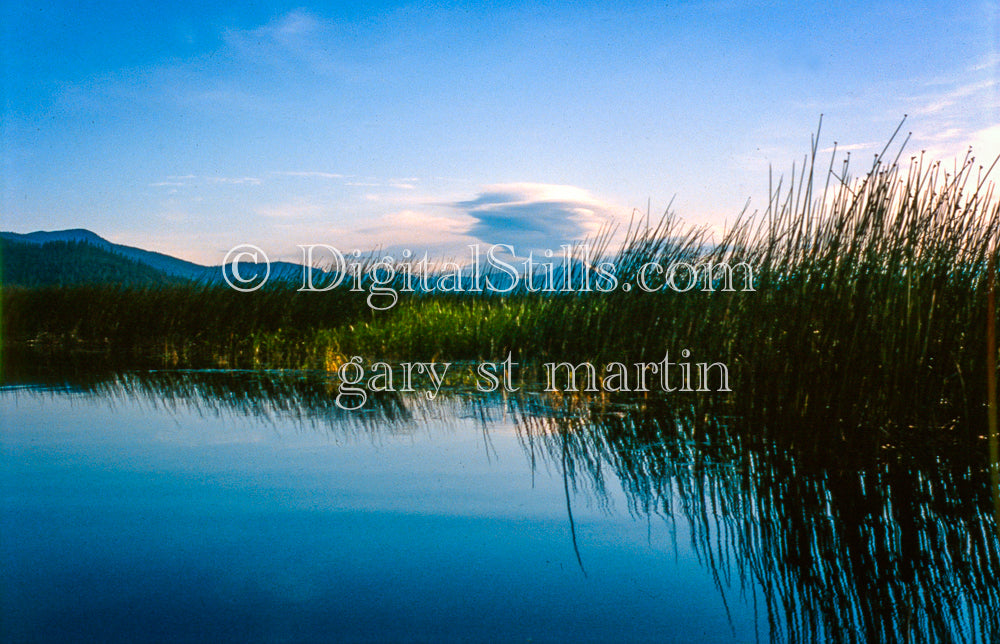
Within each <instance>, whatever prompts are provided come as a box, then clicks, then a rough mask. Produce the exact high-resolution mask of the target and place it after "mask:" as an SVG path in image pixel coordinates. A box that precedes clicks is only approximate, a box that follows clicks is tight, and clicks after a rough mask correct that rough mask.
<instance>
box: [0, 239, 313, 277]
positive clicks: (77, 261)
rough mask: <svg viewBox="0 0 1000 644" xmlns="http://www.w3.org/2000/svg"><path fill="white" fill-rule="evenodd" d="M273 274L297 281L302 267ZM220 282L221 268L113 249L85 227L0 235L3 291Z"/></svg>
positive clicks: (280, 267)
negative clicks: (9, 287) (18, 287)
mask: <svg viewBox="0 0 1000 644" xmlns="http://www.w3.org/2000/svg"><path fill="white" fill-rule="evenodd" d="M244 267H246V268H244ZM254 268H255V267H254V265H253V264H245V265H244V264H242V263H241V272H243V273H244V274H246V273H247V269H249V270H250V271H252V270H254ZM256 268H257V269H260V268H261V266H260V265H258V266H257V267H256ZM271 275H272V277H276V276H281V277H284V278H286V279H295V280H298V279H301V276H302V266H300V265H298V264H291V263H288V262H273V263H272V264H271ZM222 279H223V278H222V266H221V265H220V266H203V265H201V264H195V263H194V262H189V261H186V260H183V259H178V258H177V257H171V256H170V255H165V254H163V253H157V252H154V251H149V250H144V249H142V248H135V247H133V246H125V245H122V244H114V243H112V242H109V241H108V240H106V239H104V238H103V237H101V236H100V235H98V234H96V233H94V232H91V231H89V230H85V229H82V228H74V229H70V230H57V231H37V232H33V233H26V234H21V233H12V232H0V283H2V284H3V285H5V286H26V287H38V286H68V285H77V284H122V285H128V286H154V285H162V284H172V283H190V282H195V283H217V282H221V281H222Z"/></svg>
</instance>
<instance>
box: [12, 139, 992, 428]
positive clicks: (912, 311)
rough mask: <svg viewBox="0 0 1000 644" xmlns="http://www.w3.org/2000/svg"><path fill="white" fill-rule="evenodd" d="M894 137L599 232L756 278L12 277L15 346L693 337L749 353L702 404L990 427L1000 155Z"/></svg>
mask: <svg viewBox="0 0 1000 644" xmlns="http://www.w3.org/2000/svg"><path fill="white" fill-rule="evenodd" d="M897 132H898V130H897ZM893 139H895V136H894V137H893ZM893 139H890V143H889V144H887V145H886V148H885V150H883V152H882V154H881V155H879V156H878V157H876V160H875V161H874V163H873V165H872V167H871V168H870V170H869V171H868V172H867V173H865V174H864V175H863V176H862V177H860V178H853V177H851V176H850V175H849V167H848V161H847V160H844V161H843V162H842V163H841V164H840V165H839V167H835V162H836V151H834V154H833V155H831V159H830V164H829V167H828V168H826V169H825V170H826V171H825V173H824V172H823V169H818V168H817V148H818V134H817V136H816V137H814V138H813V143H812V147H811V151H810V154H809V155H808V156H807V157H806V158H805V160H804V162H803V164H802V166H801V168H800V169H799V170H798V171H797V172H796V170H795V168H794V167H793V172H792V175H791V178H790V180H789V181H788V182H787V184H785V183H784V182H783V181H778V182H777V185H772V186H770V187H769V192H770V199H769V202H768V204H767V208H766V209H765V211H764V212H763V213H761V214H754V215H748V214H747V213H746V211H744V213H741V215H740V217H739V218H738V219H737V221H736V222H735V223H734V224H732V225H731V226H729V228H728V229H727V230H726V231H725V233H724V234H723V235H722V236H721V238H720V237H718V236H716V237H713V236H712V234H711V233H710V231H709V230H708V229H706V228H697V227H688V226H685V225H684V224H683V223H682V222H681V221H680V220H679V219H678V218H677V217H676V216H675V215H674V214H673V213H671V212H670V211H669V210H668V211H667V212H666V213H665V214H664V216H663V217H662V219H661V220H660V221H659V223H657V224H654V225H649V224H648V220H647V222H646V224H645V225H633V226H631V227H630V229H629V231H628V232H627V234H626V238H625V241H624V242H623V243H622V245H621V247H620V248H619V249H618V250H617V252H610V249H609V246H610V243H609V240H610V239H611V232H612V231H606V232H605V233H604V234H603V235H602V236H600V237H599V238H598V239H596V240H593V241H592V242H591V244H590V247H591V249H597V250H596V251H593V250H592V252H593V253H594V255H595V256H601V257H604V258H610V259H608V261H610V262H611V263H612V264H613V265H614V266H615V268H616V273H617V277H618V279H619V281H620V282H621V283H625V282H629V283H635V281H636V277H637V275H636V273H637V271H638V270H639V269H640V267H641V266H643V265H646V264H649V263H655V264H658V265H660V266H663V267H667V266H670V265H671V264H675V263H677V262H682V261H683V262H686V263H689V264H694V263H701V262H714V263H728V264H730V265H736V264H740V263H746V264H748V265H750V266H752V267H753V286H754V290H753V291H748V290H745V289H740V288H736V289H733V290H732V291H728V290H721V289H714V290H704V289H701V288H697V289H692V290H690V291H688V292H675V291H672V290H662V291H657V292H654V293H650V292H641V291H639V290H638V289H633V290H631V291H626V290H624V289H621V288H619V289H616V290H614V291H611V292H573V293H529V292H524V291H520V292H517V291H515V292H512V293H509V294H497V293H489V292H486V293H406V292H401V293H399V300H398V302H397V303H396V304H395V306H393V307H392V308H391V309H388V310H384V311H378V310H373V309H372V308H370V307H369V306H368V304H367V303H366V299H365V297H364V294H359V293H357V292H351V291H350V290H349V286H342V287H338V288H334V289H332V290H329V291H326V292H323V293H300V292H298V291H297V288H298V286H299V285H298V284H294V285H293V284H289V283H282V282H275V283H272V284H268V285H266V286H265V287H264V288H261V289H260V290H258V291H254V292H250V293H241V292H237V291H235V290H232V289H230V288H228V287H226V286H225V285H196V284H173V283H171V284H149V285H144V286H130V287H126V286H117V285H107V284H91V285H81V286H72V287H68V286H67V287H62V286H55V287H51V286H50V287H34V288H20V287H11V286H5V287H4V288H3V289H2V324H3V326H2V341H3V354H4V355H3V365H2V367H3V370H4V371H11V370H12V369H13V370H16V369H17V368H18V367H17V365H18V363H21V362H51V361H60V362H66V361H70V362H72V361H82V362H86V363H106V364H113V365H115V366H117V367H128V368H137V367H152V368H163V367H170V368H240V369H244V368H249V369H304V370H320V371H323V370H325V371H335V370H337V369H338V367H339V366H340V365H342V364H344V363H345V362H347V361H349V360H350V359H351V358H352V357H353V356H362V357H363V358H364V359H365V360H372V361H374V360H385V361H401V360H419V361H450V362H459V363H461V362H468V363H470V364H472V363H475V362H482V361H501V360H504V359H505V358H507V356H508V355H510V356H512V357H513V359H514V360H516V361H518V362H519V363H522V364H524V365H527V367H528V368H527V369H526V371H525V377H528V374H530V373H533V371H532V368H534V371H538V370H539V368H540V365H541V363H543V362H546V361H551V362H564V361H566V362H572V363H574V364H578V363H582V362H584V361H587V362H590V363H592V364H594V365H597V366H598V367H599V368H600V367H601V366H603V365H607V364H609V363H612V362H620V363H627V364H633V363H638V362H649V361H657V360H660V359H661V358H663V356H664V355H665V353H667V352H670V353H677V352H679V351H680V350H681V349H682V348H687V347H689V348H691V350H692V352H693V353H694V354H695V355H696V357H697V358H698V359H699V360H702V359H703V360H705V361H706V362H708V363H722V364H724V365H727V366H728V373H729V381H730V387H731V388H732V392H731V393H725V394H722V393H716V392H712V393H709V394H701V393H698V392H693V393H690V394H684V395H685V396H688V398H683V399H682V398H679V397H676V396H677V395H674V396H675V399H676V400H683V401H684V402H683V403H682V404H689V403H698V404H701V403H707V404H708V405H710V406H712V407H715V406H719V407H720V409H723V410H725V412H726V413H731V414H736V415H741V416H744V417H746V418H753V419H759V420H760V421H762V422H764V423H768V422H772V421H781V422H783V423H787V422H799V421H810V422H812V421H815V422H833V423H837V424H843V423H846V424H852V425H857V424H877V425H879V426H889V427H894V428H899V429H907V428H912V427H914V426H921V427H924V426H927V427H936V428H954V427H956V426H957V425H961V426H965V427H979V426H982V427H985V421H986V407H987V405H986V371H987V364H990V365H993V364H995V361H988V360H987V357H988V356H987V350H986V327H987V324H986V319H987V293H988V281H989V280H988V276H989V266H990V263H991V262H995V261H996V255H997V246H998V244H997V241H998V233H1000V204H998V203H996V201H995V200H994V198H993V191H992V190H993V186H992V184H991V183H988V182H987V176H988V175H989V174H990V170H991V169H992V167H991V166H990V167H982V166H980V165H978V164H977V163H975V162H974V160H973V159H972V158H971V157H967V158H966V159H965V160H964V162H963V164H962V165H961V166H958V165H957V163H956V165H955V166H954V167H953V168H951V169H946V168H945V167H943V166H942V165H941V164H940V163H938V162H933V163H932V162H929V161H928V160H925V159H924V157H923V155H916V156H913V157H908V158H907V159H904V160H901V155H902V150H903V148H904V147H905V142H904V144H903V145H902V146H900V147H899V151H898V153H896V154H895V156H894V157H893V156H891V155H888V156H887V153H888V151H889V149H890V147H892V146H891V144H892V141H893ZM848 159H849V156H848ZM994 164H995V162H994ZM574 270H579V263H577V264H575V265H574ZM470 369H471V367H470ZM667 395H668V396H670V395H671V394H667ZM982 433H985V432H979V431H978V430H976V434H977V435H978V434H982Z"/></svg>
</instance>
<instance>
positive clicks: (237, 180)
mask: <svg viewBox="0 0 1000 644" xmlns="http://www.w3.org/2000/svg"><path fill="white" fill-rule="evenodd" d="M208 180H209V181H210V182H211V183H228V184H231V185H237V186H240V185H249V186H259V185H260V183H261V181H260V179H258V178H257V177H209V179H208Z"/></svg>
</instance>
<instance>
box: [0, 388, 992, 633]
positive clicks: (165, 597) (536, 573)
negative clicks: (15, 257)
mask: <svg viewBox="0 0 1000 644" xmlns="http://www.w3.org/2000/svg"><path fill="white" fill-rule="evenodd" d="M0 413H2V417H0V418H2V426H3V431H2V442H0V591H2V595H0V630H2V633H3V637H4V639H5V640H7V641H25V640H27V641H36V640H55V641H67V640H94V641H137V640H181V641H219V640H237V641H245V640H253V641H260V640H265V641H275V640H280V641H329V640H347V641H355V640H364V641H368V640H374V641H401V640H402V641H410V640H416V641H454V640H461V641H469V640H471V641H483V640H492V641H529V640H530V641H626V640H632V641H635V640H638V641H685V642H686V641H704V642H733V641H735V642H755V641H769V640H771V639H784V640H789V639H791V640H795V639H801V640H823V641H825V640H837V639H840V640H844V641H877V640H880V639H884V640H887V641H893V640H897V639H901V638H905V637H910V638H911V639H912V640H913V641H942V640H945V641H947V640H952V641H990V640H991V639H992V638H993V637H995V636H996V635H997V634H998V633H1000V627H998V622H997V620H998V618H997V613H996V611H995V608H994V607H995V606H998V605H1000V586H998V581H997V579H998V578H1000V575H998V574H997V572H998V571H1000V564H998V557H997V552H998V548H997V539H996V533H995V523H994V519H993V515H992V506H991V505H990V503H989V496H988V489H986V488H984V487H983V485H984V483H983V479H982V476H981V474H982V472H980V471H979V470H978V469H976V467H974V466H973V465H970V464H968V463H952V462H944V461H946V460H948V458H950V457H947V455H946V457H942V456H940V455H937V456H934V457H933V458H930V459H928V460H927V461H926V462H925V461H922V460H921V459H919V458H916V459H914V458H910V457H904V456H903V455H899V456H898V457H897V458H895V460H893V459H882V458H879V459H875V460H873V461H871V464H870V467H860V468H859V467H847V466H845V465H844V464H843V462H842V461H840V460H837V459H834V460H833V461H830V462H826V461H823V459H822V455H820V462H815V460H810V459H815V458H816V456H815V455H813V456H811V457H809V458H808V459H807V458H806V457H805V456H797V455H796V454H794V453H792V452H789V451H788V450H787V449H775V448H773V446H771V447H768V446H767V445H758V444H749V443H747V444H745V443H744V441H741V440H740V439H739V438H738V437H736V436H734V435H733V434H731V433H728V432H726V431H725V430H724V426H722V425H716V426H715V429H714V430H713V431H708V430H706V429H705V428H702V427H699V426H698V424H697V423H693V422H692V423H687V422H686V421H685V420H684V417H683V414H677V413H676V412H673V411H668V410H665V409H650V408H648V407H646V406H644V405H640V404H619V405H612V404H609V403H607V402H606V401H605V402H598V401H576V402H574V403H572V404H568V403H565V401H563V402H562V403H560V404H559V405H553V404H552V403H551V401H544V400H542V399H541V398H537V397H532V396H526V397H523V398H520V399H518V400H502V399H498V398H488V399H483V398H476V397H473V396H471V395H467V394H462V393H460V392H456V393H452V394H451V395H449V396H447V397H444V398H442V399H438V400H435V401H427V400H426V399H424V398H422V397H421V396H419V395H417V396H412V397H409V398H399V397H394V398H389V399H382V400H376V401H373V403H372V404H371V405H370V407H369V409H368V410H367V411H365V412H344V411H342V410H339V409H337V408H336V407H335V406H334V405H333V404H332V396H331V395H330V384H329V383H328V382H326V381H325V380H324V379H322V378H321V377H313V376H303V375H294V374H292V375H289V374H280V375H279V374H248V373H210V372H172V373H171V372H162V373H147V374H126V375H117V376H112V377H105V378H96V379H94V380H93V381H90V382H86V383H82V384H81V383H77V384H75V385H57V386H52V385H51V383H50V384H48V385H39V384H37V383H36V384H32V383H23V382H22V383H17V384H14V385H8V386H7V387H5V388H4V389H3V390H2V392H0ZM951 460H954V459H951ZM932 470H933V471H932ZM984 490H985V494H984Z"/></svg>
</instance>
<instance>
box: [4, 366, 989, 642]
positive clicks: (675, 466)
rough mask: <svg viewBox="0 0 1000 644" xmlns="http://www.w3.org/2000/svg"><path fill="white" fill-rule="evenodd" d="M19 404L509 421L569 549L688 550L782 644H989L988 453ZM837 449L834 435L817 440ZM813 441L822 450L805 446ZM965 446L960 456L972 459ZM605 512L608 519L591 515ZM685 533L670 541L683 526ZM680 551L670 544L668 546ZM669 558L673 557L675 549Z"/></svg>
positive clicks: (894, 444)
mask: <svg viewBox="0 0 1000 644" xmlns="http://www.w3.org/2000/svg"><path fill="white" fill-rule="evenodd" d="M4 386H5V387H6V388H7V389H14V390H16V391H18V392H21V391H25V390H30V391H34V392H41V393H36V394H32V395H58V394H55V393H45V392H46V391H49V392H54V391H73V392H78V393H84V394H87V395H92V396H95V397H99V398H102V399H107V400H109V401H112V402H114V401H124V400H131V399H135V398H141V399H142V400H144V401H146V403H147V404H149V405H152V406H155V407H156V408H163V409H169V410H177V409H182V408H183V409H188V410H193V411H196V412H197V413H198V414H204V415H221V416H226V415H234V416H235V415H242V416H253V417H257V418H263V419H265V420H267V419H271V420H273V421H278V420H288V419H291V420H293V421H295V422H296V423H298V424H299V425H303V426H308V427H313V428H315V429H316V430H317V431H323V432H332V433H335V434H351V435H358V434H364V435H371V436H378V435H385V434H391V435H396V434H406V433H407V432H410V431H412V430H413V427H414V426H415V425H416V424H419V422H420V421H426V420H427V419H429V418H432V419H434V421H435V422H437V423H445V424H447V423H448V422H449V421H450V420H451V421H453V420H454V419H470V418H471V419H475V420H476V422H477V423H478V424H479V425H480V426H481V428H482V431H483V441H484V443H483V445H484V449H486V450H487V451H489V448H490V431H491V427H493V426H494V425H495V424H496V423H497V422H498V421H499V420H500V419H507V421H508V422H512V423H513V425H514V427H515V428H516V432H517V439H518V441H519V444H520V446H521V448H522V451H523V454H524V456H525V458H526V459H528V460H529V462H530V464H531V470H532V471H533V472H534V471H536V470H540V469H549V470H553V471H556V472H559V473H560V474H561V476H562V482H563V486H564V491H565V500H566V513H567V514H566V517H567V521H568V523H569V526H570V538H571V539H572V546H573V549H574V553H575V556H576V559H577V563H578V564H579V567H580V570H581V571H583V573H582V574H586V573H587V569H588V565H590V564H592V563H593V562H592V561H588V554H587V550H586V549H585V548H581V547H580V544H579V543H577V539H578V536H579V535H578V527H577V526H576V525H575V521H574V518H573V512H574V507H575V505H576V504H578V503H580V502H581V499H588V500H591V501H594V502H596V504H597V506H598V507H605V509H606V510H608V511H610V507H609V505H608V504H609V503H610V501H609V499H610V498H611V496H612V495H611V493H610V490H611V489H612V488H616V487H617V486H619V485H620V487H621V488H622V489H623V490H624V492H625V495H624V498H625V500H626V503H627V506H628V511H629V512H630V513H631V515H632V516H633V517H638V518H643V519H646V520H647V521H650V522H652V521H663V522H666V525H667V526H669V528H670V534H672V535H677V534H684V535H688V537H689V539H690V546H691V548H692V549H693V550H694V551H695V552H696V553H697V557H698V560H699V563H700V564H701V566H703V567H704V568H705V569H706V570H708V571H709V572H710V574H711V575H712V578H713V579H714V583H715V586H716V589H717V592H718V593H719V594H720V596H721V597H722V598H723V599H724V600H725V601H726V602H727V606H728V605H729V603H732V602H735V601H746V599H747V597H749V601H750V602H752V604H753V606H754V609H755V612H756V613H757V614H759V615H760V616H762V620H764V621H766V623H761V624H759V625H758V630H759V631H760V632H761V633H764V634H765V635H764V636H765V637H767V636H768V635H769V636H770V638H771V639H773V640H781V641H844V642H872V641H911V642H940V641H956V642H976V641H982V642H988V641H997V639H998V637H1000V615H998V613H997V611H996V607H997V606H1000V581H998V580H1000V548H998V540H997V537H996V534H997V532H996V529H997V526H996V522H995V519H994V516H993V514H992V504H991V491H990V487H989V476H988V472H987V468H986V465H985V459H984V456H983V450H979V449H978V443H976V442H975V440H973V439H970V437H969V436H968V435H967V434H966V433H963V432H962V431H960V430H959V429H956V430H954V431H951V432H939V433H938V435H937V436H936V438H935V439H934V440H933V441H931V439H930V435H929V434H927V433H918V432H916V431H913V432H912V436H911V437H910V438H909V439H908V438H907V435H906V433H905V432H902V433H900V432H896V433H892V434H891V435H890V434H888V433H887V432H886V431H885V430H881V429H879V428H854V429H851V430H849V431H848V430H845V429H843V428H839V429H838V430H837V431H836V432H831V431H830V430H829V429H828V428H809V427H795V428H774V427H769V428H763V427H754V426H751V425H748V424H747V423H744V422H740V421H739V420H738V419H734V418H724V417H719V416H705V415H704V414H701V413H699V412H696V411H695V410H694V409H687V408H681V407H676V406H673V407H672V406H667V405H665V404H663V403H660V402H657V401H653V400H617V401H609V400H606V399H604V400H594V399H586V398H577V399H568V398H552V397H547V396H545V395H542V394H539V393H525V394H524V395H520V396H516V397H507V398H501V397H497V396H483V395H473V394H469V393H461V392H452V393H451V394H449V395H447V396H444V397H443V398H440V399H438V400H435V401H428V400H427V399H426V398H425V397H423V396H421V395H399V394H386V395H380V396H377V397H373V398H372V399H370V401H369V404H368V406H367V407H366V409H365V410H364V411H363V412H356V411H345V410H343V409H341V408H339V407H338V406H336V405H335V404H334V395H335V393H334V392H335V383H334V382H333V381H332V380H331V379H330V378H329V377H327V376H326V375H325V374H315V373H313V374H311V373H301V372H233V371H220V372H206V371H151V372H124V373H120V372H116V373H109V374H104V375H90V376H88V377H78V378H69V379H66V378H65V377H55V376H53V377H51V378H42V377H39V375H38V374H30V375H29V376H22V377H11V376H9V375H8V379H7V381H6V382H5V385H4ZM831 433H832V434H834V435H832V436H831V435H830V434H831ZM816 437H821V439H817V438H816ZM970 441H971V442H970ZM602 504H603V506H602ZM679 526H680V527H682V528H683V529H681V530H678V527H679ZM675 538H676V537H675ZM675 548H676V546H675Z"/></svg>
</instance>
